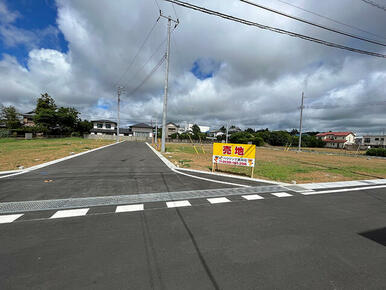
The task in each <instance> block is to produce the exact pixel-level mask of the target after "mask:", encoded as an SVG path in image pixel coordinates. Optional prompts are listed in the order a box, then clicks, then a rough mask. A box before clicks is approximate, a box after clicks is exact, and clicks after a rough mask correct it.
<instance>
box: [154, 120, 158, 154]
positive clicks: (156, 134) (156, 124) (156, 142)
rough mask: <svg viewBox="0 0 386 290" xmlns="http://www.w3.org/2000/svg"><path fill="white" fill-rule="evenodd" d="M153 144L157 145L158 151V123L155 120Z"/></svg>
mask: <svg viewBox="0 0 386 290" xmlns="http://www.w3.org/2000/svg"><path fill="white" fill-rule="evenodd" d="M155 144H156V145H157V149H158V121H157V120H155Z"/></svg>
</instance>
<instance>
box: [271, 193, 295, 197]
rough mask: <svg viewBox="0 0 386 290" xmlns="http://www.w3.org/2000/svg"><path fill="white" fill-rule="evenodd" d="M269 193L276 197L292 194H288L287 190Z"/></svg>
mask: <svg viewBox="0 0 386 290" xmlns="http://www.w3.org/2000/svg"><path fill="white" fill-rule="evenodd" d="M271 194H272V195H274V196H277V197H288V196H292V194H289V193H287V192H272V193H271Z"/></svg>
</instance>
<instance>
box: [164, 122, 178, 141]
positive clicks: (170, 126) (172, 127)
mask: <svg viewBox="0 0 386 290" xmlns="http://www.w3.org/2000/svg"><path fill="white" fill-rule="evenodd" d="M179 128H180V126H178V125H176V124H175V123H173V122H169V123H167V124H166V136H167V137H168V138H170V137H171V136H172V135H173V134H175V133H178V129H179Z"/></svg>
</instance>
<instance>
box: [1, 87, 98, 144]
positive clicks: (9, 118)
mask: <svg viewBox="0 0 386 290" xmlns="http://www.w3.org/2000/svg"><path fill="white" fill-rule="evenodd" d="M33 112H34V116H33V122H34V125H33V126H24V125H23V122H22V114H20V113H18V112H17V110H16V108H15V107H14V106H1V108H0V123H2V124H3V125H5V130H6V131H8V132H11V134H16V135H17V134H23V133H43V134H46V135H73V136H78V135H81V134H83V133H89V132H90V130H91V129H92V123H91V122H89V121H87V120H82V119H81V118H80V117H79V115H80V113H79V111H78V110H77V109H75V108H73V107H58V106H57V105H56V103H55V100H54V99H53V98H52V97H51V96H49V95H48V94H47V93H45V94H41V96H40V97H39V98H38V99H37V101H36V107H35V109H34V111H33Z"/></svg>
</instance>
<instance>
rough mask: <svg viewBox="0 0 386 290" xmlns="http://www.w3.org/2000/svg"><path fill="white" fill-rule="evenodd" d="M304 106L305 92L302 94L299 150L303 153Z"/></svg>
mask: <svg viewBox="0 0 386 290" xmlns="http://www.w3.org/2000/svg"><path fill="white" fill-rule="evenodd" d="M303 104H304V92H302V104H301V106H300V130H299V149H298V151H301V148H302V129H303V108H304V106H303Z"/></svg>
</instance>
